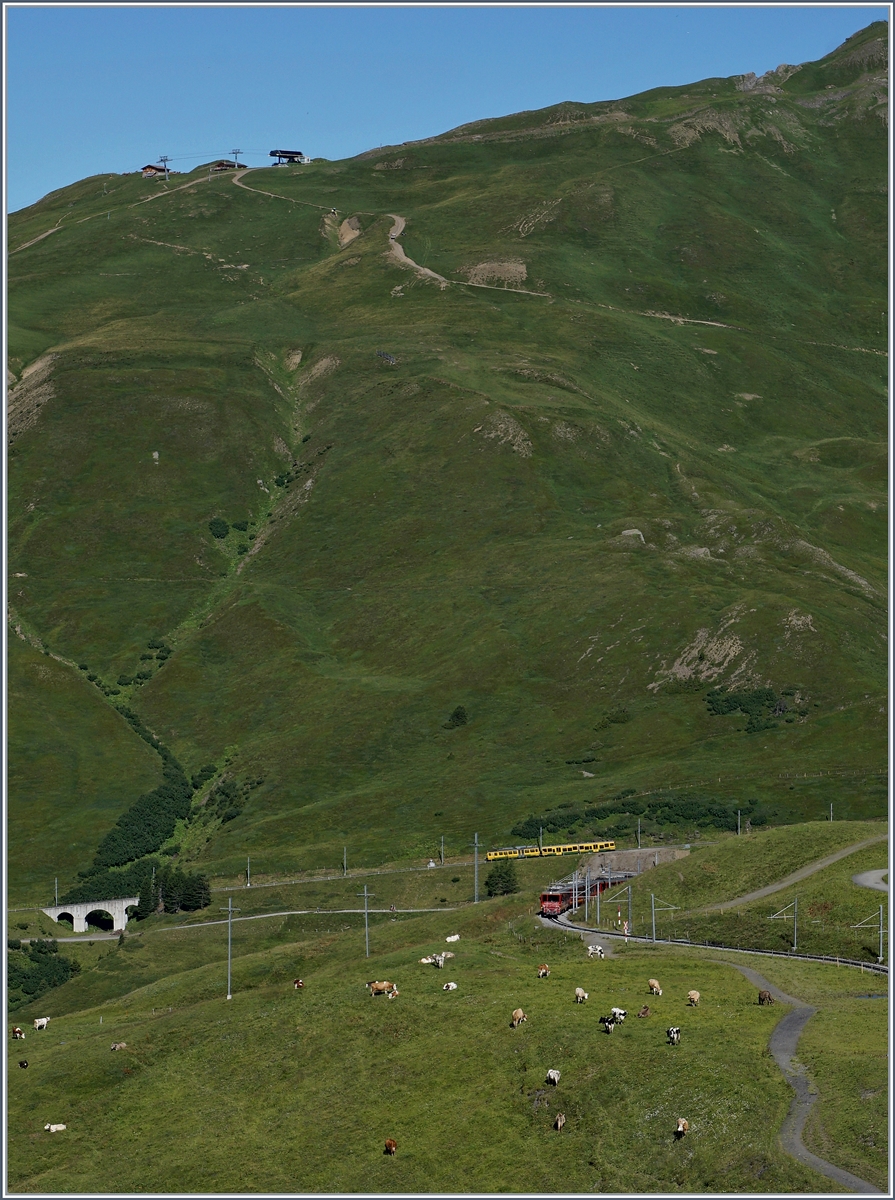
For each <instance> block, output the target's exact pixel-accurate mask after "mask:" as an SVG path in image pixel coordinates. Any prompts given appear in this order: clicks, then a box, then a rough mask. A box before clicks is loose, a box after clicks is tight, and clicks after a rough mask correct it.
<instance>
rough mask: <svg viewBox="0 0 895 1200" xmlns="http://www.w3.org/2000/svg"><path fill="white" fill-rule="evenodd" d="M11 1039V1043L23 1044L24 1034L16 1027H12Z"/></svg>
mask: <svg viewBox="0 0 895 1200" xmlns="http://www.w3.org/2000/svg"><path fill="white" fill-rule="evenodd" d="M12 1038H13V1041H23V1042H24V1040H25V1034H24V1033H23V1032H22V1030H21V1029H20V1028H19V1027H18V1025H13V1027H12Z"/></svg>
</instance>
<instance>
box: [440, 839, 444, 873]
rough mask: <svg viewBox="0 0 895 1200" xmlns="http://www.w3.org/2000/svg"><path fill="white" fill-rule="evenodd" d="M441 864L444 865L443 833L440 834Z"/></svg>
mask: <svg viewBox="0 0 895 1200" xmlns="http://www.w3.org/2000/svg"><path fill="white" fill-rule="evenodd" d="M441 865H442V866H444V834H442V835H441Z"/></svg>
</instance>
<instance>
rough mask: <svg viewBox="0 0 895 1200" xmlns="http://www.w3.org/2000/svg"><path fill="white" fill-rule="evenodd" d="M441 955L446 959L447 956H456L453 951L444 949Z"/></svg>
mask: <svg viewBox="0 0 895 1200" xmlns="http://www.w3.org/2000/svg"><path fill="white" fill-rule="evenodd" d="M441 957H442V958H445V959H447V958H456V957H457V956H456V954H455V953H454V952H453V950H445V952H444V953H443V954H442V956H441Z"/></svg>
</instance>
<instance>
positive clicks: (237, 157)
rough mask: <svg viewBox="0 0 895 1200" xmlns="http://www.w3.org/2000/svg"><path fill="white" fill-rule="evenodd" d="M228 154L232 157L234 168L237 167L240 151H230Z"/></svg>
mask: <svg viewBox="0 0 895 1200" xmlns="http://www.w3.org/2000/svg"><path fill="white" fill-rule="evenodd" d="M230 153H231V154H232V155H233V164H234V166H237V167H238V166H239V156H240V154H242V151H241V150H231V151H230Z"/></svg>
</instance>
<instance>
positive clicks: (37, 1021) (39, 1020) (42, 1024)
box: [34, 1017, 50, 1029]
mask: <svg viewBox="0 0 895 1200" xmlns="http://www.w3.org/2000/svg"><path fill="white" fill-rule="evenodd" d="M49 1023H50V1018H49V1017H35V1018H34V1028H35V1029H46V1027H47V1026H48V1025H49Z"/></svg>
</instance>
